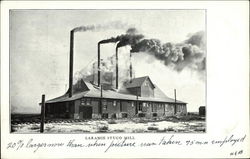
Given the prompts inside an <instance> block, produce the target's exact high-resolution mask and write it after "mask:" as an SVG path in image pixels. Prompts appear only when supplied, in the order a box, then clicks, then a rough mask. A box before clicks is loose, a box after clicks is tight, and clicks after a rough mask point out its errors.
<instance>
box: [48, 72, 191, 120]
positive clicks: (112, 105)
mask: <svg viewBox="0 0 250 159" xmlns="http://www.w3.org/2000/svg"><path fill="white" fill-rule="evenodd" d="M45 112H46V117H50V118H70V119H90V118H127V117H128V118H133V117H147V118H151V117H160V116H173V115H176V114H178V115H185V114H187V108H186V103H185V102H182V101H178V100H175V99H172V98H169V97H167V96H166V95H165V94H164V93H163V92H162V91H161V90H160V89H159V88H158V87H157V86H156V85H155V84H153V83H152V81H151V80H150V78H149V77H148V76H145V77H140V78H134V79H133V80H132V81H129V82H126V83H124V85H123V86H122V88H120V89H119V90H116V89H112V88H110V86H109V85H103V86H102V87H98V86H97V85H94V84H92V83H90V82H87V81H83V80H80V81H79V82H78V83H77V84H75V85H74V86H73V95H72V97H69V96H68V92H67V93H66V94H65V95H63V96H60V97H58V98H55V99H52V100H49V101H47V102H46V111H45Z"/></svg>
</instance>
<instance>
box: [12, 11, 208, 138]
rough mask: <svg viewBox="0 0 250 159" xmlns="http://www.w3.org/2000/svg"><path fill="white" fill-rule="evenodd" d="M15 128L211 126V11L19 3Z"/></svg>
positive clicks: (187, 129) (189, 129)
mask: <svg viewBox="0 0 250 159" xmlns="http://www.w3.org/2000/svg"><path fill="white" fill-rule="evenodd" d="M9 16H10V26H9V27H10V30H9V33H10V48H9V49H10V50H9V51H10V57H9V58H10V110H11V111H10V112H11V130H10V131H11V132H12V133H40V132H44V133H97V132H101V133H168V132H171V133H205V132H206V10H195V9H186V10H184V9H180V10H10V12H9Z"/></svg>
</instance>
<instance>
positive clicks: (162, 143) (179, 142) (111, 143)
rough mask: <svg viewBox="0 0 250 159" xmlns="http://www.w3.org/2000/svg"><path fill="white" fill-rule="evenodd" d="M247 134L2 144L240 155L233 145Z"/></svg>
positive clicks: (30, 147)
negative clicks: (191, 149) (177, 149)
mask: <svg viewBox="0 0 250 159" xmlns="http://www.w3.org/2000/svg"><path fill="white" fill-rule="evenodd" d="M246 137H247V135H245V134H244V135H242V136H236V135H229V136H225V137H224V138H219V139H209V140H207V139H204V140H198V139H197V140H194V139H193V138H192V139H186V140H183V139H179V137H178V135H166V136H163V137H162V138H160V139H157V140H153V141H150V142H149V141H143V142H142V141H137V140H136V138H135V137H134V136H109V137H107V136H101V137H91V136H89V137H88V136H87V137H85V138H84V139H83V140H77V139H68V140H65V141H63V142H53V141H51V142H38V141H36V139H33V138H30V139H28V140H22V139H20V140H16V141H11V142H9V143H8V144H7V145H4V146H5V147H6V149H7V150H10V151H23V150H25V151H26V150H28V151H30V152H32V153H37V152H38V151H41V150H46V151H47V150H51V149H52V150H53V149H60V148H67V149H68V150H69V151H70V150H73V149H78V150H81V149H84V150H85V149H90V148H94V147H96V148H100V149H99V150H102V152H103V153H109V152H112V151H115V150H117V149H123V148H131V149H133V148H145V147H147V148H149V147H168V146H177V147H180V148H181V147H192V146H201V147H205V146H211V145H214V146H216V147H218V148H220V147H224V146H228V147H231V149H230V150H232V151H231V152H230V153H228V156H231V157H232V156H240V155H242V154H244V150H243V149H235V148H234V147H236V145H237V147H239V145H240V144H241V143H243V142H246Z"/></svg>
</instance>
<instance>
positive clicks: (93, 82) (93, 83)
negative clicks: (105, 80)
mask: <svg viewBox="0 0 250 159" xmlns="http://www.w3.org/2000/svg"><path fill="white" fill-rule="evenodd" d="M93 84H95V63H93Z"/></svg>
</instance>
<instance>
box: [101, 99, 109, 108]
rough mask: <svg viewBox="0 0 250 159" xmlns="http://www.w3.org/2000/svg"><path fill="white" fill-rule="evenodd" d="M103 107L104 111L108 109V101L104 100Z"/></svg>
mask: <svg viewBox="0 0 250 159" xmlns="http://www.w3.org/2000/svg"><path fill="white" fill-rule="evenodd" d="M102 107H103V110H107V108H108V105H107V100H102Z"/></svg>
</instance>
